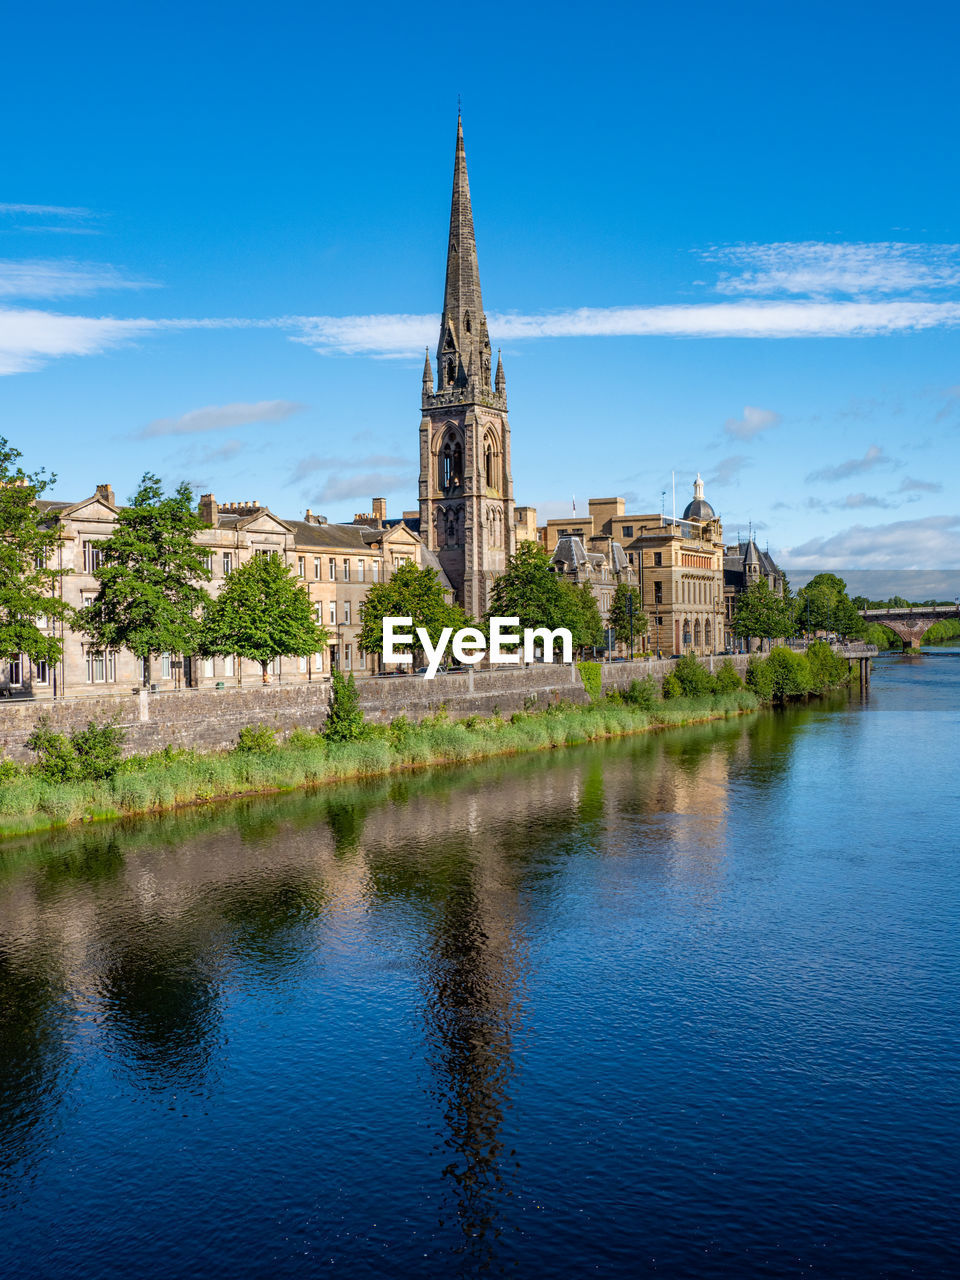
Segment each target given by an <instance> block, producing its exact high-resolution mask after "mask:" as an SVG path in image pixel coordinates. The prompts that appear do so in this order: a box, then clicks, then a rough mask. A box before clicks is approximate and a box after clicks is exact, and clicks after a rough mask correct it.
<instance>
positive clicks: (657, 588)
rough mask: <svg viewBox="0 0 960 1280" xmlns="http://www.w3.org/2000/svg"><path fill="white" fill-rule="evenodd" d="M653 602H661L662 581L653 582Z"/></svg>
mask: <svg viewBox="0 0 960 1280" xmlns="http://www.w3.org/2000/svg"><path fill="white" fill-rule="evenodd" d="M653 603H654V604H663V583H662V582H655V583H654V584H653Z"/></svg>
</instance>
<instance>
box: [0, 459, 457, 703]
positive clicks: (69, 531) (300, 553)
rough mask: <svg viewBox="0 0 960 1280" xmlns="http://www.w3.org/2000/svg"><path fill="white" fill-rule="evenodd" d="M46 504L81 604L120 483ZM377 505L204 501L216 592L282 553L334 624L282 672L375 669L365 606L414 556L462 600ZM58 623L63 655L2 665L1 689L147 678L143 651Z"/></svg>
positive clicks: (207, 674)
mask: <svg viewBox="0 0 960 1280" xmlns="http://www.w3.org/2000/svg"><path fill="white" fill-rule="evenodd" d="M38 505H39V506H40V508H41V510H42V511H43V512H44V513H45V515H46V517H47V519H48V520H49V521H50V522H51V523H52V524H53V525H55V527H56V529H57V532H58V535H59V540H58V544H57V551H56V556H55V564H54V567H56V568H57V569H58V570H60V571H62V577H61V578H60V579H59V584H58V593H60V594H62V596H63V598H64V599H65V600H66V601H67V602H68V603H69V604H71V605H73V606H74V607H75V608H81V607H82V606H83V605H85V604H87V603H89V602H90V601H91V600H92V599H93V598H94V597H95V595H96V593H97V586H98V584H97V579H96V577H95V576H94V575H95V572H96V570H97V568H98V567H99V565H100V553H99V551H98V546H99V544H100V543H101V542H102V541H103V540H104V539H105V538H108V537H109V536H110V534H111V533H112V532H113V530H114V528H115V527H116V522H117V511H118V507H117V504H116V499H115V497H114V492H113V488H112V487H111V486H110V485H108V484H104V485H98V486H97V491H96V493H95V494H93V495H92V496H91V497H89V498H84V499H82V500H81V501H80V502H72V503H71V502H47V501H42V502H40V503H39V504H38ZM373 507H374V510H373V512H371V513H369V514H364V515H359V516H357V517H355V520H354V523H353V524H330V523H328V521H327V520H326V519H325V518H324V517H323V516H319V515H314V514H313V512H312V511H309V510H308V511H307V512H306V514H305V516H304V518H303V519H302V520H291V519H285V518H283V517H281V516H278V515H276V514H275V513H274V512H272V511H270V509H269V508H268V507H265V506H262V505H261V504H260V503H259V502H258V501H257V500H256V499H254V500H253V501H245V502H227V503H218V502H217V500H216V498H215V497H214V495H213V494H212V493H207V494H204V495H203V497H202V498H201V499H200V508H199V510H200V515H201V517H202V519H203V520H204V522H205V527H204V528H203V529H201V530H200V532H199V533H198V534H197V542H198V544H199V545H200V546H201V547H202V548H203V549H204V551H205V553H206V559H207V567H208V568H209V569H210V571H211V575H212V577H211V580H210V582H209V583H208V584H207V589H208V590H209V591H210V593H211V594H212V595H217V594H218V592H219V591H220V590H221V589H222V587H223V584H224V582H225V580H226V579H227V577H229V575H230V574H231V573H232V572H233V571H234V569H236V568H238V567H239V566H240V565H241V564H244V563H245V562H246V561H247V560H249V559H250V558H251V557H252V556H254V555H256V554H258V553H263V552H271V551H274V552H276V553H277V554H278V555H280V556H281V557H282V558H283V560H284V561H285V562H286V563H287V564H288V565H289V566H290V568H291V570H292V571H293V573H294V574H295V575H296V577H297V578H298V579H299V580H300V581H301V582H302V584H303V586H304V587H305V589H306V591H307V593H308V595H309V597H310V600H311V602H312V604H313V606H314V610H315V612H316V617H317V620H318V621H321V622H323V624H324V626H325V627H326V628H327V632H328V635H329V647H328V649H327V650H325V651H324V652H320V653H315V654H311V655H309V656H307V657H302V658H297V657H293V658H277V659H275V661H274V662H273V663H272V664H271V667H270V673H271V675H272V676H273V677H274V678H277V679H280V680H282V681H297V680H301V681H311V680H314V679H322V678H324V677H327V676H329V672H330V667H331V664H333V665H337V666H339V667H341V669H343V670H345V671H353V672H355V673H356V674H357V675H362V674H364V673H367V674H372V672H373V670H374V667H375V664H376V662H377V659H376V658H375V657H374V656H373V655H367V654H364V653H363V652H362V651H361V650H360V648H359V646H358V644H357V633H358V631H359V629H360V603H361V601H362V600H363V599H364V597H365V596H366V593H367V591H368V590H369V589H370V587H371V585H372V584H373V583H376V582H380V581H385V580H387V579H389V578H390V577H391V576H392V575H393V573H394V571H395V570H396V568H397V567H398V566H399V565H401V564H404V563H406V562H407V561H413V563H415V564H417V565H419V566H420V567H425V566H429V567H431V568H434V569H436V570H437V571H438V573H439V576H440V581H441V583H442V584H443V586H444V588H445V590H446V592H447V595H448V597H450V598H452V594H453V592H452V588H451V586H450V583H449V581H448V580H447V578H446V576H445V574H444V573H443V570H442V568H441V566H440V564H439V562H438V560H437V558H436V556H435V555H434V554H433V553H432V552H431V551H429V550H428V549H427V548H426V547H425V546H424V544H423V542H422V540H421V539H420V537H419V536H418V534H417V533H416V531H415V530H414V529H411V528H410V527H409V524H408V523H406V522H405V521H403V520H388V519H387V517H386V504H385V502H384V500H383V499H382V498H377V499H374V503H373ZM40 621H41V625H42V628H43V629H45V630H46V629H48V628H50V627H52V626H53V625H54V624H53V623H52V622H51V620H50V619H47V618H42V619H41V620H40ZM56 627H57V633H58V635H60V638H61V639H62V641H63V657H62V659H61V661H60V662H59V663H57V664H56V666H55V667H53V666H50V667H48V666H47V665H46V664H44V663H39V664H32V663H31V662H30V661H29V660H28V659H27V658H26V656H25V655H22V656H21V657H19V658H17V659H15V660H13V661H12V662H7V663H5V664H4V665H3V667H2V668H0V693H16V694H31V693H32V694H33V695H34V696H35V697H40V698H44V697H63V696H68V695H69V696H73V695H76V694H85V693H89V694H96V693H103V692H105V691H108V690H109V689H111V688H121V689H122V688H124V687H126V688H132V687H134V686H136V685H139V684H140V683H141V681H142V679H143V669H142V666H141V664H140V663H139V661H138V660H137V659H136V658H135V657H134V656H133V654H131V653H129V652H127V651H126V650H122V649H121V650H118V651H116V652H113V651H109V652H106V653H104V652H102V651H100V650H99V649H97V647H96V646H94V645H91V644H90V643H89V642H88V641H87V640H86V639H84V637H83V636H81V635H78V634H76V633H75V632H73V631H71V630H70V629H69V627H63V626H61V624H56ZM260 679H261V671H260V666H259V663H255V662H250V661H242V660H241V659H239V658H236V657H225V658H224V657H217V658H196V657H191V656H190V655H183V654H174V653H166V654H160V655H157V656H155V657H154V659H153V662H152V664H151V672H150V680H151V683H153V684H156V685H157V687H158V689H160V690H163V689H177V688H183V687H204V686H209V685H216V684H217V683H219V682H223V683H224V684H245V683H250V682H259V681H260Z"/></svg>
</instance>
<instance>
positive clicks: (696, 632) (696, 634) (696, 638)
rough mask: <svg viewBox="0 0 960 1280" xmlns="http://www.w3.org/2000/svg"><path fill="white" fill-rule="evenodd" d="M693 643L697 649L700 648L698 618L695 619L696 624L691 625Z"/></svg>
mask: <svg viewBox="0 0 960 1280" xmlns="http://www.w3.org/2000/svg"><path fill="white" fill-rule="evenodd" d="M693 643H694V646H695V647H696V648H697V649H699V648H700V619H699V618H697V620H696V622H695V623H694V624H693Z"/></svg>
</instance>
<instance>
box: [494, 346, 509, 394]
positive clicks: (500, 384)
mask: <svg viewBox="0 0 960 1280" xmlns="http://www.w3.org/2000/svg"><path fill="white" fill-rule="evenodd" d="M496 392H497V395H498V396H505V395H506V394H507V379H506V377H505V375H504V372H503V352H502V351H501V350H500V348H499V347H497V381H496Z"/></svg>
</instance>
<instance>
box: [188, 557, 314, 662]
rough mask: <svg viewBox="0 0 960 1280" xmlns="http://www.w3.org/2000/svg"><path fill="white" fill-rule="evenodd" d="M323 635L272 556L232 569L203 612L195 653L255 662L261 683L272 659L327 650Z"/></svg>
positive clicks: (284, 569) (300, 590) (299, 590)
mask: <svg viewBox="0 0 960 1280" xmlns="http://www.w3.org/2000/svg"><path fill="white" fill-rule="evenodd" d="M326 644H327V632H326V629H325V628H324V627H323V626H322V625H321V624H320V623H319V622H317V621H316V620H315V619H314V614H313V605H312V604H311V603H310V597H309V596H308V595H307V592H306V591H305V589H304V588H303V587H302V586H300V584H299V583H298V582H297V580H296V578H294V576H293V573H292V571H291V569H290V568H289V566H288V565H285V564H284V562H283V561H282V560H281V559H280V557H279V556H278V555H277V553H276V552H271V553H270V554H269V555H260V554H257V555H254V556H253V558H252V559H250V560H248V561H247V562H246V564H242V565H240V566H239V568H237V569H234V571H233V573H231V575H230V577H229V578H227V581H226V583H225V584H224V587H223V590H222V591H221V592H220V594H219V595H218V596H217V597H216V599H215V600H210V599H208V601H207V604H206V605H205V607H204V611H203V623H202V627H201V631H200V636H199V652H201V653H204V654H210V655H213V654H218V655H220V656H225V655H228V654H234V653H235V654H237V655H239V657H241V658H249V659H250V660H251V661H252V662H259V663H260V668H261V671H262V673H263V683H264V684H269V682H270V677H269V675H268V674H267V665H268V663H270V662H272V661H273V660H274V658H286V657H306V655H307V654H308V653H319V652H320V651H321V650H322V649H324V648H325V647H326Z"/></svg>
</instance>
